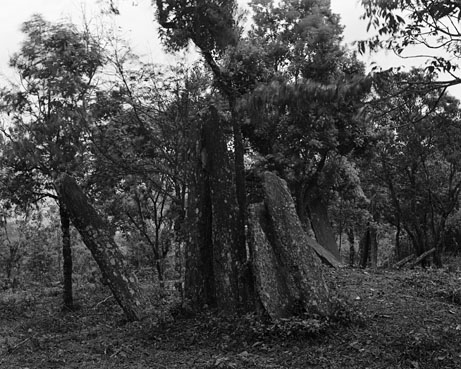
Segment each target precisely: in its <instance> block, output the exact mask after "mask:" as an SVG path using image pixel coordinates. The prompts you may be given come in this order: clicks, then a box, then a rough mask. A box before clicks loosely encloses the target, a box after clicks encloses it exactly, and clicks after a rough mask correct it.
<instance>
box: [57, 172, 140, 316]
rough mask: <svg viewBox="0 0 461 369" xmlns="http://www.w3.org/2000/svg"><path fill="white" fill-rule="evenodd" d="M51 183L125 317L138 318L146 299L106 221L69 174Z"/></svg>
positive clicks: (60, 176)
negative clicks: (53, 184)
mask: <svg viewBox="0 0 461 369" xmlns="http://www.w3.org/2000/svg"><path fill="white" fill-rule="evenodd" d="M55 186H56V191H57V193H58V195H59V197H60V199H61V201H62V203H63V204H64V206H65V208H66V210H67V212H68V213H69V217H70V219H71V221H72V223H73V225H74V226H75V228H77V230H78V231H79V233H80V235H81V236H82V239H83V242H84V243H85V245H86V246H87V247H88V249H89V250H90V251H91V254H92V255H93V257H94V259H95V261H96V263H97V264H98V265H99V268H100V270H101V273H102V276H103V278H104V280H105V281H106V282H107V285H108V286H109V288H110V289H111V291H112V293H113V295H114V297H115V299H116V300H117V302H118V303H119V305H120V306H121V307H122V309H123V311H124V312H125V315H126V317H127V319H128V320H130V321H133V320H140V319H142V318H143V316H144V313H145V308H146V306H145V304H146V301H145V299H144V298H143V297H142V294H141V291H140V289H139V286H138V283H137V278H136V276H135V274H134V273H132V272H129V271H128V268H127V264H126V261H125V259H124V257H123V255H122V253H121V252H120V250H119V248H118V246H117V245H116V243H115V241H114V238H113V233H112V232H111V231H110V230H109V226H108V224H107V223H106V221H104V219H103V218H102V217H101V216H99V214H98V213H97V212H96V210H95V209H94V208H93V207H92V206H91V205H90V204H89V201H88V198H87V197H86V196H85V194H84V193H83V192H82V191H81V189H80V187H79V186H78V185H77V183H76V182H75V180H74V179H73V178H72V177H71V176H69V175H67V174H64V173H63V174H61V175H59V177H58V178H57V179H56V181H55Z"/></svg>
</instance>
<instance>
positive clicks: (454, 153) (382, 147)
mask: <svg viewBox="0 0 461 369" xmlns="http://www.w3.org/2000/svg"><path fill="white" fill-rule="evenodd" d="M427 78H428V77H427V75H426V74H425V73H424V72H422V71H420V70H413V71H412V72H411V73H409V74H395V75H394V76H393V78H390V79H389V80H388V81H387V83H383V84H381V85H380V86H379V87H380V88H379V89H378V90H377V91H384V92H383V93H384V96H393V97H391V98H387V99H385V100H383V101H380V102H379V104H377V105H375V108H374V115H373V117H374V118H373V121H374V123H375V127H376V129H377V135H378V136H377V137H379V140H380V142H379V144H378V145H377V150H376V152H375V153H376V159H375V160H373V161H372V162H373V167H374V169H373V173H374V174H373V175H374V176H375V177H376V180H377V181H376V183H381V184H385V187H386V193H387V197H386V198H384V199H381V201H385V202H386V203H387V204H391V209H392V212H390V213H389V212H387V213H386V212H385V208H386V207H385V206H381V207H382V208H381V209H380V210H381V211H382V212H383V214H384V217H385V218H386V219H387V220H388V221H389V222H390V223H391V224H393V225H394V226H395V227H396V229H397V230H398V229H400V227H401V228H402V229H403V231H404V232H405V233H406V235H407V236H408V238H409V239H410V240H411V243H412V245H413V248H414V250H415V252H416V254H417V255H421V254H423V253H424V252H425V251H428V250H429V249H431V248H436V250H437V251H436V253H435V258H434V261H435V263H436V264H437V265H439V266H440V265H441V258H440V253H441V250H442V248H443V243H444V234H445V231H446V222H447V219H448V217H449V216H450V214H452V213H453V212H454V211H455V210H456V208H457V207H458V205H459V193H460V190H461V173H460V167H459V162H458V155H459V152H460V151H459V145H458V137H459V134H460V113H459V102H458V101H457V100H456V99H455V98H453V97H451V96H449V95H442V97H440V95H439V94H438V93H437V92H432V93H430V94H428V93H427V90H426V88H425V87H424V85H425V84H430V83H431V81H430V80H429V81H428V80H427ZM394 80H396V81H394ZM404 81H410V82H409V83H410V84H412V85H416V84H419V85H420V86H421V92H420V93H418V92H417V91H415V90H414V88H411V89H409V90H408V91H407V93H401V92H399V93H396V94H393V93H392V92H395V91H397V90H398V89H399V87H397V86H402V84H403V83H404Z"/></svg>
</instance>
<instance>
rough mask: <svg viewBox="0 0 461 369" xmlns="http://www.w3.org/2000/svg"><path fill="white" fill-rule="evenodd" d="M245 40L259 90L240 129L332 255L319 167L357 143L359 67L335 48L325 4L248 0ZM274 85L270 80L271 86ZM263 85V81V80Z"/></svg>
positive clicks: (337, 41) (333, 18) (335, 23)
mask: <svg viewBox="0 0 461 369" xmlns="http://www.w3.org/2000/svg"><path fill="white" fill-rule="evenodd" d="M251 5H252V8H253V11H254V13H255V16H254V19H255V24H254V26H253V28H252V30H251V32H250V35H249V40H250V41H251V42H252V43H253V44H254V45H265V47H264V49H263V50H262V51H261V52H260V53H261V54H260V60H261V62H260V65H261V67H262V68H264V70H265V72H264V73H260V75H261V76H263V78H265V79H266V81H265V82H267V83H266V84H262V85H259V86H258V88H257V89H256V91H255V92H254V93H253V96H252V98H251V103H250V106H249V107H250V110H252V111H253V113H252V114H250V118H251V119H250V122H251V123H250V124H249V125H246V126H245V132H246V134H247V135H248V137H249V140H250V142H251V143H252V145H253V147H254V149H255V150H257V151H258V152H259V153H260V154H261V155H263V156H264V159H265V160H264V161H265V166H266V167H268V168H271V169H275V170H277V171H278V173H280V174H281V175H282V177H283V178H284V179H286V180H287V182H288V184H289V187H290V189H291V191H292V192H293V194H294V197H295V199H296V205H297V211H298V215H299V216H300V218H301V219H302V220H303V221H304V223H307V222H308V218H310V221H311V225H312V228H313V230H314V232H315V235H316V238H317V240H318V241H319V242H320V243H321V244H322V245H323V246H324V247H325V248H327V249H328V250H329V251H330V252H332V253H333V254H334V255H335V256H336V257H337V258H339V249H338V247H337V245H336V242H335V238H334V234H333V229H332V228H331V226H330V222H329V217H328V212H327V206H328V202H327V201H328V197H329V196H328V192H329V191H330V190H331V187H330V186H328V183H332V180H331V178H326V177H325V175H324V174H325V170H324V169H325V167H326V166H327V165H328V162H329V161H330V160H332V158H334V157H335V156H336V155H338V154H339V155H347V154H349V153H351V152H352V151H354V150H356V149H358V148H359V146H360V142H361V141H362V142H363V137H364V135H365V129H364V124H363V122H362V121H360V120H357V119H356V115H357V112H358V108H359V106H360V103H361V100H362V99H363V97H364V96H365V94H366V92H367V89H368V86H367V83H366V81H365V80H364V79H363V66H362V65H361V64H360V63H359V62H358V61H357V59H356V58H355V56H354V55H351V54H349V53H348V52H347V51H346V50H345V49H344V48H343V47H342V46H341V38H342V27H341V26H340V23H339V18H338V16H337V15H335V14H333V13H332V12H331V9H330V4H329V1H323V0H316V1H280V2H275V1H259V0H258V1H253V2H252V3H251ZM274 81H276V82H274ZM262 82H263V81H262Z"/></svg>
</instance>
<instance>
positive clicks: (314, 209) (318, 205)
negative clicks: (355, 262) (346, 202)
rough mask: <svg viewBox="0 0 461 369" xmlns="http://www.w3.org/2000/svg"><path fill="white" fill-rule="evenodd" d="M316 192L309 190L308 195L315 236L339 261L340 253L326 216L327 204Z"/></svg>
mask: <svg viewBox="0 0 461 369" xmlns="http://www.w3.org/2000/svg"><path fill="white" fill-rule="evenodd" d="M316 192H317V191H316V190H314V189H313V190H310V191H309V195H308V209H309V215H310V220H311V225H312V229H313V230H314V234H315V238H316V240H317V242H318V243H319V244H321V245H322V246H323V247H324V248H325V249H327V250H328V251H329V252H331V253H332V254H333V255H334V256H335V258H336V259H338V261H340V260H341V255H340V253H339V248H338V245H337V244H336V239H335V234H334V231H333V227H332V226H331V224H330V220H329V218H328V209H327V206H326V204H325V203H324V202H323V200H322V199H321V198H320V196H319V195H318V194H317V193H316Z"/></svg>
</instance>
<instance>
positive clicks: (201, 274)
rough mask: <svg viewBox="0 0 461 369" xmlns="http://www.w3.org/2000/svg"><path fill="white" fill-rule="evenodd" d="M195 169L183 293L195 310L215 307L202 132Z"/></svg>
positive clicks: (199, 138)
mask: <svg viewBox="0 0 461 369" xmlns="http://www.w3.org/2000/svg"><path fill="white" fill-rule="evenodd" d="M198 131H200V133H198V136H199V137H197V140H198V141H199V142H200V145H199V146H198V147H197V153H196V156H197V158H200V159H199V160H197V166H196V168H195V171H194V173H193V178H192V181H191V184H190V189H189V194H188V197H187V201H188V204H187V214H186V224H187V231H188V239H187V242H186V250H185V254H186V255H185V256H186V257H185V259H186V260H185V261H186V270H185V276H184V279H185V283H184V292H185V296H186V298H188V299H189V300H190V301H191V303H192V305H193V308H194V309H197V308H201V307H202V306H203V305H205V304H206V305H208V306H215V305H216V291H215V283H214V272H213V240H212V208H211V193H210V180H209V177H208V174H207V170H208V169H207V167H208V159H207V156H208V154H207V149H206V147H205V138H204V135H203V130H202V129H201V128H199V129H198Z"/></svg>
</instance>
